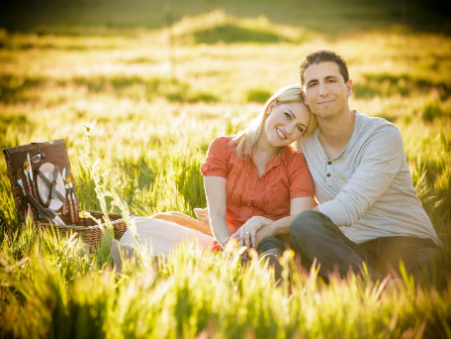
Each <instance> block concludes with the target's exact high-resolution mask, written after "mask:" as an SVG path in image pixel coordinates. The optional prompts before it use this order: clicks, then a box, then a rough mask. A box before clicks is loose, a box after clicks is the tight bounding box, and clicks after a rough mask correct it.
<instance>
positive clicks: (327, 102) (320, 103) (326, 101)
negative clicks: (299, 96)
mask: <svg viewBox="0 0 451 339" xmlns="http://www.w3.org/2000/svg"><path fill="white" fill-rule="evenodd" d="M333 101H335V99H331V100H325V101H321V102H318V105H328V104H330V103H331V102H333Z"/></svg>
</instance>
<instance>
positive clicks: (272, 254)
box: [260, 248, 283, 282]
mask: <svg viewBox="0 0 451 339" xmlns="http://www.w3.org/2000/svg"><path fill="white" fill-rule="evenodd" d="M282 255H283V253H282V251H281V250H279V249H277V248H273V249H270V250H267V251H265V252H263V253H262V254H261V258H260V265H265V266H266V267H272V268H273V269H274V278H275V280H276V282H277V281H279V280H281V279H282V269H283V268H282V265H281V264H280V262H279V258H280V257H281V256H282Z"/></svg>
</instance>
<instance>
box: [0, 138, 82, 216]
mask: <svg viewBox="0 0 451 339" xmlns="http://www.w3.org/2000/svg"><path fill="white" fill-rule="evenodd" d="M3 154H4V156H5V160H6V166H7V169H8V177H9V180H10V182H11V189H12V191H13V196H14V203H15V204H16V211H17V215H18V216H19V220H20V221H22V222H24V221H25V211H26V208H25V206H24V205H23V204H22V198H23V192H22V188H21V187H20V186H19V184H18V183H17V179H18V178H17V170H18V169H20V168H22V167H23V165H24V162H25V160H26V159H27V157H28V154H29V155H30V158H33V157H34V156H38V154H41V155H42V158H43V159H42V161H41V162H38V163H33V162H32V163H31V167H32V170H33V172H34V173H33V178H34V181H35V182H36V177H37V175H36V174H37V170H38V168H39V166H40V165H41V164H42V162H50V163H52V164H54V165H56V166H58V168H59V169H60V171H61V170H62V169H63V168H66V171H70V172H72V171H71V168H70V162H69V157H68V154H67V149H66V143H65V141H64V139H58V140H53V141H37V142H32V143H31V144H27V145H22V146H16V147H11V148H5V149H3ZM44 155H45V158H44ZM74 187H75V184H74Z"/></svg>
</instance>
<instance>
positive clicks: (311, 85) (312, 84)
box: [308, 83, 316, 87]
mask: <svg viewBox="0 0 451 339" xmlns="http://www.w3.org/2000/svg"><path fill="white" fill-rule="evenodd" d="M315 85H316V83H310V84H309V85H308V87H313V86H315Z"/></svg>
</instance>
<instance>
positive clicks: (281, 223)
mask: <svg viewBox="0 0 451 339" xmlns="http://www.w3.org/2000/svg"><path fill="white" fill-rule="evenodd" d="M312 206H313V198H312V197H301V198H295V199H291V209H290V214H291V215H290V216H288V217H284V218H281V219H279V220H276V221H273V222H272V223H270V224H268V225H265V226H263V227H262V228H260V229H259V230H258V231H257V233H256V236H255V248H257V246H258V244H259V243H260V242H261V241H262V240H263V239H264V238H267V237H274V236H281V235H288V234H290V225H291V223H292V222H293V220H294V218H296V217H297V215H298V214H299V213H301V212H302V211H305V210H309V209H311V208H312Z"/></svg>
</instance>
